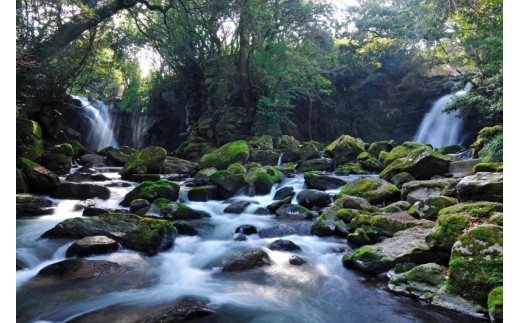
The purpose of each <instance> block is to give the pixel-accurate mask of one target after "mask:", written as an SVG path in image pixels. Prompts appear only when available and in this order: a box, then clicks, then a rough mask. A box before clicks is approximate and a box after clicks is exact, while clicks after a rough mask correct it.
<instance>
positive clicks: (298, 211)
mask: <svg viewBox="0 0 520 323" xmlns="http://www.w3.org/2000/svg"><path fill="white" fill-rule="evenodd" d="M276 216H277V218H278V219H287V220H310V219H312V214H311V212H310V211H309V210H307V209H306V208H305V207H303V206H300V205H293V204H286V205H282V206H281V207H280V208H278V210H276Z"/></svg>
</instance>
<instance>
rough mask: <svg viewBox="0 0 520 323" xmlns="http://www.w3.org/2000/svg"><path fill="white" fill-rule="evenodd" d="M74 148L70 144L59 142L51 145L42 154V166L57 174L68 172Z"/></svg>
mask: <svg viewBox="0 0 520 323" xmlns="http://www.w3.org/2000/svg"><path fill="white" fill-rule="evenodd" d="M73 156H74V149H72V146H71V145H70V144H60V145H56V146H54V147H52V148H51V149H49V150H48V151H46V152H45V153H44V154H43V155H42V166H44V167H46V168H47V169H49V170H51V171H53V172H55V173H56V174H58V175H65V174H68V173H70V168H71V167H72V157H73Z"/></svg>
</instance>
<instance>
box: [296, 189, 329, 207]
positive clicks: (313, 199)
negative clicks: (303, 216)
mask: <svg viewBox="0 0 520 323" xmlns="http://www.w3.org/2000/svg"><path fill="white" fill-rule="evenodd" d="M296 201H297V202H298V204H300V205H302V206H304V207H313V206H317V207H325V206H327V205H330V203H331V202H332V201H331V197H330V195H329V194H328V193H325V192H322V191H318V190H314V189H307V190H302V191H301V192H299V193H298V194H297V195H296Z"/></svg>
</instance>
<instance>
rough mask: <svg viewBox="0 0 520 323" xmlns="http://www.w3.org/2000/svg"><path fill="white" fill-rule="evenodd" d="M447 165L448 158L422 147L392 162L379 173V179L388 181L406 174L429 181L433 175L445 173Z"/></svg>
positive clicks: (427, 147) (448, 162) (429, 148)
mask: <svg viewBox="0 0 520 323" xmlns="http://www.w3.org/2000/svg"><path fill="white" fill-rule="evenodd" d="M396 148H397V147H396ZM394 149H395V148H394ZM392 151H393V150H392ZM449 165H450V160H449V158H447V157H445V156H443V155H440V154H439V153H437V152H435V151H434V150H433V149H432V148H431V147H429V146H424V145H423V146H422V147H420V148H417V149H414V150H412V151H411V152H409V153H408V154H407V155H406V156H404V157H401V158H398V159H396V160H394V161H393V162H392V163H390V164H389V165H388V166H386V168H385V169H383V171H382V172H381V173H379V177H381V178H382V179H385V180H390V179H391V178H392V177H393V176H395V175H396V174H398V173H402V172H407V173H410V174H411V175H412V176H413V177H414V178H416V179H429V178H431V177H432V176H434V175H442V174H445V173H447V172H448V168H449Z"/></svg>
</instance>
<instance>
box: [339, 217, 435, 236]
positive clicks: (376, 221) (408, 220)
mask: <svg viewBox="0 0 520 323" xmlns="http://www.w3.org/2000/svg"><path fill="white" fill-rule="evenodd" d="M416 225H418V222H417V220H416V219H415V218H413V217H411V216H410V215H409V214H408V213H407V212H397V213H389V214H365V213H358V214H357V215H356V216H355V217H354V218H353V219H352V220H351V221H350V227H349V228H348V231H349V232H354V231H355V230H356V229H358V228H361V229H363V230H365V232H366V233H367V234H368V236H369V237H370V238H371V239H372V240H373V241H379V240H382V239H383V238H385V237H391V236H393V235H394V234H396V233H397V232H399V231H402V230H406V229H408V228H411V227H414V226H416ZM425 225H426V224H425ZM431 226H433V223H431Z"/></svg>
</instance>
